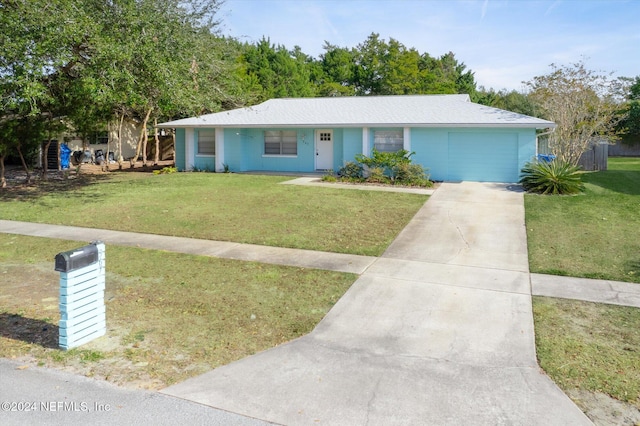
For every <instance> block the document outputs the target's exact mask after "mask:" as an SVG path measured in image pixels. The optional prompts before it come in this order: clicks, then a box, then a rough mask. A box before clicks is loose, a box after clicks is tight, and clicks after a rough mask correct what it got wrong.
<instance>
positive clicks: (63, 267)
mask: <svg viewBox="0 0 640 426" xmlns="http://www.w3.org/2000/svg"><path fill="white" fill-rule="evenodd" d="M55 261H56V266H55V270H56V271H59V272H60V325H59V329H60V340H59V344H60V347H61V348H62V349H65V350H68V349H71V348H75V347H77V346H80V345H83V344H85V343H88V342H89V341H91V340H93V339H95V338H97V337H100V336H104V334H105V333H106V310H105V305H104V288H105V247H104V243H103V242H102V241H94V242H92V243H91V244H89V245H87V246H84V247H80V248H77V249H75V250H70V251H66V252H62V253H58V254H57V255H56V259H55Z"/></svg>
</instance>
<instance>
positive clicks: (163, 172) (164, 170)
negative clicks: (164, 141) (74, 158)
mask: <svg viewBox="0 0 640 426" xmlns="http://www.w3.org/2000/svg"><path fill="white" fill-rule="evenodd" d="M78 167H79V166H78ZM170 173H178V169H177V168H175V167H169V166H167V167H163V168H162V169H160V170H154V171H153V174H154V175H166V174H170Z"/></svg>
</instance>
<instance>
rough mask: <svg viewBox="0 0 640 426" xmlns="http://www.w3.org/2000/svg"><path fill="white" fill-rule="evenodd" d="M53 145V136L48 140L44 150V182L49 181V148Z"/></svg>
mask: <svg viewBox="0 0 640 426" xmlns="http://www.w3.org/2000/svg"><path fill="white" fill-rule="evenodd" d="M50 145H51V135H49V137H48V139H47V143H46V144H45V146H44V149H43V150H42V180H47V170H48V168H49V164H48V163H49V146H50Z"/></svg>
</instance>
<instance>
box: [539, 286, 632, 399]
mask: <svg viewBox="0 0 640 426" xmlns="http://www.w3.org/2000/svg"><path fill="white" fill-rule="evenodd" d="M533 307H534V310H533V312H534V321H535V330H536V349H537V354H538V359H539V362H540V366H541V367H542V368H543V369H544V370H545V371H546V372H547V374H548V375H549V376H550V377H551V378H552V379H553V380H554V381H555V382H556V383H557V384H558V386H560V387H561V388H562V389H563V390H564V391H565V392H568V393H569V394H571V391H572V390H574V389H581V390H587V391H590V392H601V393H604V394H607V395H610V396H612V397H614V398H616V399H618V400H620V401H625V402H627V403H629V404H632V405H634V406H635V407H637V408H638V409H640V309H637V308H631V307H624V306H615V305H606V304H598V303H589V302H581V301H576V300H562V299H552V298H546V297H535V298H534V304H533ZM581 408H583V409H584V408H585V407H581Z"/></svg>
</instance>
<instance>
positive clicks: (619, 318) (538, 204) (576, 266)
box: [525, 158, 640, 408]
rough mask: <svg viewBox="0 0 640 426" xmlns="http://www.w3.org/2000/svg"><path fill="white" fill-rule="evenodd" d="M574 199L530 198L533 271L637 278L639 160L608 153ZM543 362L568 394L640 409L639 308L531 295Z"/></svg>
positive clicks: (639, 254) (639, 279)
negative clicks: (598, 395)
mask: <svg viewBox="0 0 640 426" xmlns="http://www.w3.org/2000/svg"><path fill="white" fill-rule="evenodd" d="M582 177H583V181H584V182H585V186H586V191H585V193H584V194H581V195H576V196H541V195H531V194H526V195H525V208H526V223H527V237H528V245H529V264H530V270H531V271H532V272H539V273H549V274H559V275H571V276H577V277H588V278H602V279H612V280H618V281H629V282H640V238H638V236H639V235H640V232H639V230H640V159H638V158H610V159H609V170H607V171H602V172H592V173H585V174H584V175H583V176H582ZM533 312H534V321H535V330H536V351H537V355H538V360H539V362H540V366H541V367H542V368H543V369H544V370H545V372H546V373H547V374H549V376H550V377H551V378H552V379H553V380H554V381H555V382H556V383H557V384H558V385H559V386H560V387H561V388H562V389H564V390H565V391H570V390H572V389H582V390H586V391H590V392H603V393H605V394H608V395H610V396H612V397H614V398H616V399H618V400H621V401H625V402H627V403H629V404H632V405H634V406H635V407H638V408H640V355H639V350H640V349H639V348H640V309H637V308H630V307H623V306H614V305H606V304H597V303H587V302H580V301H574V300H562V299H552V298H545V297H534V298H533Z"/></svg>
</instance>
